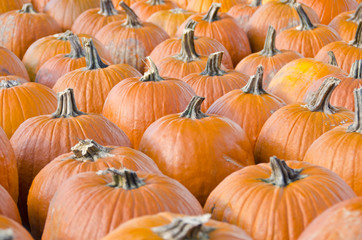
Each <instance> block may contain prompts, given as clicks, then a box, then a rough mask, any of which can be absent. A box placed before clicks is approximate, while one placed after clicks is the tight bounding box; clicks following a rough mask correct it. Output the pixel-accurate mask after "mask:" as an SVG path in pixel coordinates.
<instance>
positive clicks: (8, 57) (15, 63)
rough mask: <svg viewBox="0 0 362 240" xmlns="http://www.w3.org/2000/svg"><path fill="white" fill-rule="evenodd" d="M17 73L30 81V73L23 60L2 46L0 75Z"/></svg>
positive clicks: (0, 50) (0, 48)
mask: <svg viewBox="0 0 362 240" xmlns="http://www.w3.org/2000/svg"><path fill="white" fill-rule="evenodd" d="M8 75H17V76H19V77H22V78H24V79H25V80H27V81H29V75H28V72H27V71H26V68H25V66H24V64H23V63H22V62H21V60H20V59H19V58H18V57H17V56H16V55H15V54H14V53H12V52H11V51H10V50H8V49H7V48H4V47H0V76H8Z"/></svg>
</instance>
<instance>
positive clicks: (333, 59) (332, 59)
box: [327, 51, 338, 67]
mask: <svg viewBox="0 0 362 240" xmlns="http://www.w3.org/2000/svg"><path fill="white" fill-rule="evenodd" d="M327 54H328V58H329V59H328V64H329V65H332V66H336V67H338V63H337V59H336V55H334V52H333V51H328V52H327Z"/></svg>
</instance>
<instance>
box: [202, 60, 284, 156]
mask: <svg viewBox="0 0 362 240" xmlns="http://www.w3.org/2000/svg"><path fill="white" fill-rule="evenodd" d="M263 73H264V70H263V67H262V66H261V65H260V66H259V67H258V68H257V70H256V73H255V75H253V76H251V77H250V79H249V81H248V83H247V84H246V86H244V87H243V88H242V89H237V90H233V91H230V92H229V93H227V94H225V95H224V96H222V97H220V98H219V99H217V100H216V101H215V102H214V103H213V104H212V105H211V106H210V107H209V109H208V110H207V112H206V113H207V114H216V115H220V116H224V117H227V118H229V119H231V120H233V121H234V122H236V123H237V124H239V125H240V126H241V127H242V128H243V129H244V130H245V132H246V135H247V136H248V138H249V140H250V143H251V146H252V148H253V149H254V146H255V143H256V139H257V138H258V136H259V133H260V130H261V128H262V126H263V125H264V123H265V121H266V120H267V119H268V118H269V117H270V116H271V115H272V114H273V113H274V112H275V111H276V110H278V109H279V108H281V107H283V106H284V105H285V104H284V102H283V100H281V99H280V98H278V97H276V96H274V95H273V94H269V93H267V92H266V91H265V90H264V89H263ZM250 116H252V118H250Z"/></svg>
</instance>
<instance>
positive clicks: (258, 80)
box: [241, 65, 266, 95]
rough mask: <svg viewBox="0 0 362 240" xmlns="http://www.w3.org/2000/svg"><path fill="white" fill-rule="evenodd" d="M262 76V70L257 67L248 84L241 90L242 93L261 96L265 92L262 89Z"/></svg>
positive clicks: (260, 66) (260, 67)
mask: <svg viewBox="0 0 362 240" xmlns="http://www.w3.org/2000/svg"><path fill="white" fill-rule="evenodd" d="M263 75H264V68H263V66H262V65H259V66H258V67H257V69H256V73H255V75H253V76H251V77H250V79H249V81H248V83H247V84H246V85H245V86H244V87H243V88H242V89H241V90H242V91H243V92H244V93H250V94H254V95H262V94H265V93H266V92H265V91H264V89H263Z"/></svg>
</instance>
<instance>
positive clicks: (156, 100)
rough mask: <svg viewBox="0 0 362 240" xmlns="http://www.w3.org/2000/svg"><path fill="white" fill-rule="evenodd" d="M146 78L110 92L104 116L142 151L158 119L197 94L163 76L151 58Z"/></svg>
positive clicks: (181, 83)
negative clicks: (148, 131)
mask: <svg viewBox="0 0 362 240" xmlns="http://www.w3.org/2000/svg"><path fill="white" fill-rule="evenodd" d="M146 59H147V60H148V62H149V66H150V67H149V69H148V71H147V72H146V73H145V74H144V75H143V76H142V77H134V78H128V79H126V80H123V81H121V82H120V83H119V84H117V85H116V86H115V87H114V88H113V89H112V91H111V92H110V93H109V95H108V97H107V99H106V102H105V104H104V107H103V112H102V114H103V115H104V116H105V117H106V118H108V119H109V120H111V121H112V122H113V123H115V124H116V125H117V126H118V127H120V128H121V129H123V130H124V131H125V133H126V134H127V136H128V137H129V139H130V140H131V142H132V145H133V146H134V148H136V149H137V148H138V145H139V142H140V141H141V138H142V135H143V133H144V131H146V129H147V128H148V126H150V125H151V124H152V123H153V122H154V121H156V120H157V119H159V118H161V117H163V116H165V115H168V114H172V113H178V112H181V111H182V110H183V109H185V108H186V106H187V104H188V103H189V101H190V100H191V98H192V96H193V95H195V92H194V91H193V90H192V88H191V87H190V86H189V85H188V84H186V83H185V82H183V81H181V80H179V79H175V78H168V77H162V76H160V74H159V72H158V70H157V67H156V66H155V64H154V63H153V61H152V60H151V58H150V57H147V58H146Z"/></svg>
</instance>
